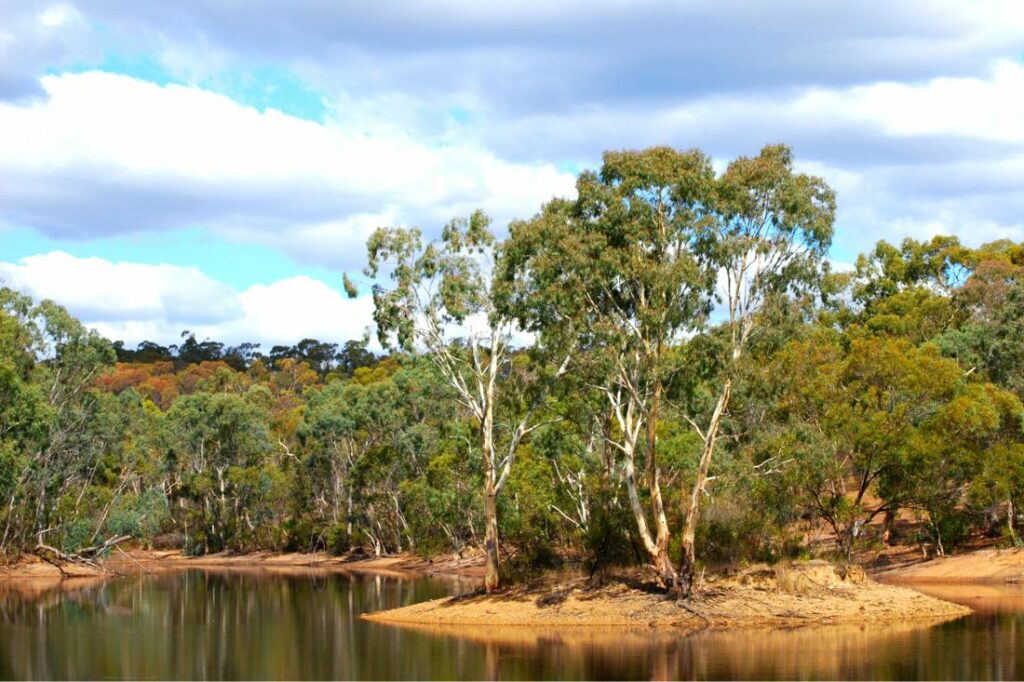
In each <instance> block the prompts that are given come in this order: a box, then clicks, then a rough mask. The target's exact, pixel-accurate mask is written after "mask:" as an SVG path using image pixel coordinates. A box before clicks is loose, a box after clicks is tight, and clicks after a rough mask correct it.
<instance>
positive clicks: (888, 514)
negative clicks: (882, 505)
mask: <svg viewBox="0 0 1024 682" xmlns="http://www.w3.org/2000/svg"><path fill="white" fill-rule="evenodd" d="M895 520H896V514H894V513H893V510H892V509H886V510H885V517H884V518H883V519H882V544H883V545H884V546H886V547H889V546H890V544H891V543H892V525H893V522H894V521H895Z"/></svg>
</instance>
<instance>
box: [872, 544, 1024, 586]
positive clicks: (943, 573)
mask: <svg viewBox="0 0 1024 682" xmlns="http://www.w3.org/2000/svg"><path fill="white" fill-rule="evenodd" d="M872 574H873V575H874V576H876V577H877V578H878V579H879V580H882V581H884V582H887V583H1024V549H1018V548H1010V549H996V548H987V549H976V550H972V551H969V552H964V553H962V554H953V555H950V556H943V557H935V558H931V559H928V560H916V561H905V562H896V563H895V564H894V565H892V566H879V567H877V568H874V569H873V570H872Z"/></svg>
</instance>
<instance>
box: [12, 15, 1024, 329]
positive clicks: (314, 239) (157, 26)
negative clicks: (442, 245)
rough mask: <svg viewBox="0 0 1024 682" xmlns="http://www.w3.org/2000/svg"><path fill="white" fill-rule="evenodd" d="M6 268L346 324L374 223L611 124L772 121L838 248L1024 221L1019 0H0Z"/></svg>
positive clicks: (419, 221)
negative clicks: (811, 182)
mask: <svg viewBox="0 0 1024 682" xmlns="http://www.w3.org/2000/svg"><path fill="white" fill-rule="evenodd" d="M0 16H2V17H3V20H2V21H0V280H3V283H4V284H5V285H6V286H11V287H14V288H16V289H19V290H21V291H24V292H25V293H29V294H31V295H33V296H35V297H38V298H52V299H54V300H56V301H57V302H59V303H61V304H63V305H65V306H67V307H68V309H69V310H70V311H71V312H72V313H73V314H75V315H76V316H78V317H79V319H81V320H82V321H83V322H85V323H86V324H88V325H89V326H91V327H93V328H95V329H97V330H98V331H100V332H101V333H103V334H104V335H105V336H107V337H108V338H111V339H120V340H123V341H125V342H126V344H127V345H129V346H133V345H134V344H137V343H138V342H139V341H142V340H153V341H157V342H160V343H164V344H168V343H173V342H175V341H177V340H178V338H179V335H180V333H181V331H182V330H185V329H188V330H191V331H192V332H194V333H195V334H196V336H197V337H199V338H210V339H214V340H218V341H223V342H227V343H240V342H243V341H251V342H258V343H262V344H263V345H264V346H265V347H266V348H269V347H270V346H271V345H273V344H278V343H284V344H293V343H295V342H297V341H298V340H300V339H302V338H305V337H313V338H318V339H321V340H325V341H333V342H339V343H340V342H344V341H346V340H348V339H353V338H360V337H361V336H363V334H364V332H365V330H366V329H367V327H368V326H369V325H371V324H372V319H371V315H372V309H373V305H372V302H371V301H370V299H369V296H368V294H369V291H368V286H367V285H368V282H367V281H366V279H365V278H363V277H359V276H357V277H356V278H355V279H356V280H357V282H358V283H360V284H361V285H362V291H363V294H362V295H361V296H359V297H358V298H356V299H353V300H349V299H347V298H346V297H345V295H344V293H343V288H342V273H343V272H349V273H350V274H353V275H355V274H357V273H358V272H359V271H360V270H361V269H362V267H363V265H364V259H365V241H366V238H367V237H368V236H369V234H370V233H371V232H372V231H373V229H375V228H376V227H378V226H384V225H391V226H417V227H420V228H421V229H422V230H423V231H424V232H425V233H426V234H427V235H428V236H430V235H437V234H439V232H440V229H441V227H442V226H443V225H444V223H445V222H447V221H448V220H450V219H451V218H453V217H455V216H463V215H468V214H469V213H470V212H471V211H472V210H473V209H475V208H482V209H483V210H485V211H486V212H487V213H488V214H489V215H491V216H492V218H493V219H494V221H495V225H496V226H497V227H498V229H499V230H501V229H503V227H504V226H505V225H507V223H508V221H510V220H512V219H514V218H528V217H530V216H531V215H533V214H534V213H536V212H537V210H538V209H539V208H540V206H541V204H543V203H544V202H545V201H547V200H548V199H550V198H552V197H553V196H572V194H573V193H574V189H573V188H574V182H575V176H576V174H577V173H578V172H579V171H580V170H582V169H586V168H597V167H598V166H599V164H600V159H601V153H602V151H604V150H607V149H639V148H643V147H647V146H651V145H660V144H667V145H671V146H674V147H677V148H684V149H688V148H692V147H698V148H700V149H703V150H704V151H705V152H707V153H708V154H710V155H711V156H712V157H713V159H714V160H715V163H716V166H717V167H719V168H724V165H725V164H726V163H727V162H728V161H729V160H730V159H733V158H735V157H737V156H741V155H754V154H756V153H757V152H758V151H759V150H760V148H761V147H762V146H763V145H765V144H768V143H775V142H784V143H786V144H789V145H790V146H791V147H792V148H793V153H794V157H795V159H796V162H797V167H798V170H801V171H803V172H809V173H814V174H816V175H820V176H822V177H823V178H825V179H826V181H827V182H828V183H829V184H830V185H831V186H832V187H833V188H834V189H835V190H836V192H837V194H838V204H839V210H838V215H837V222H836V237H835V240H834V244H833V247H832V253H831V256H832V258H833V259H834V260H835V261H836V262H837V263H840V264H842V263H850V262H852V261H853V260H854V259H855V258H856V255H857V254H858V253H860V252H863V251H866V250H868V249H870V248H871V247H872V246H873V244H874V243H875V242H876V241H877V240H879V239H886V240H888V241H890V242H897V241H899V240H901V239H903V238H905V237H913V238H916V239H924V238H928V237H930V236H932V235H935V234H952V235H956V236H958V237H960V238H961V239H962V240H963V241H964V242H966V243H967V244H970V245H978V244H981V243H983V242H987V241H992V240H995V239H1003V238H1009V239H1014V240H1018V241H1019V240H1024V2H1021V1H1020V0H958V1H952V0H928V1H924V0H904V1H903V2H899V3H893V2H891V1H890V0H861V1H860V2H856V3H835V2H820V0H774V1H773V2H760V1H752V0H675V1H674V2H663V1H660V0H614V1H610V2H604V1H602V0H586V1H585V2H584V1H583V0H564V1H562V2H549V1H546V2H538V1H536V0H521V1H519V2H507V1H502V2H491V1H489V0H448V1H445V2H433V3H427V2H417V1H412V0H395V1H394V2H381V3H372V4H371V3H356V2H336V1H329V0H295V1H293V2H287V3H283V2H272V1H270V0H263V1H254V2H245V3H242V2H229V1H228V0H175V2H170V3H157V2H139V3H127V4H126V3H123V2H113V1H110V0H80V1H78V2H56V3H48V2H46V1H45V0H44V1H43V2H39V1H38V0H36V1H33V2H22V1H19V0H0Z"/></svg>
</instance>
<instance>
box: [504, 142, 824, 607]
mask: <svg viewBox="0 0 1024 682" xmlns="http://www.w3.org/2000/svg"><path fill="white" fill-rule="evenodd" d="M577 194H578V198H577V199H576V200H575V201H566V200H555V201H552V202H550V203H549V204H547V205H546V206H545V207H544V209H543V210H542V211H541V213H540V214H539V215H538V216H536V217H535V218H534V219H532V220H530V221H527V222H524V223H518V224H515V225H513V227H512V230H511V238H510V244H511V246H510V247H509V249H508V251H509V254H510V258H509V260H508V270H507V272H506V273H505V279H506V280H507V281H509V282H522V284H520V285H518V287H517V289H518V290H519V291H520V292H521V293H520V294H519V296H518V297H517V298H515V300H514V307H515V309H516V310H517V311H518V312H517V314H518V315H519V316H520V319H521V322H522V324H524V326H526V327H527V328H529V329H530V330H532V331H535V332H537V333H539V334H541V335H542V336H546V335H555V336H559V337H566V336H573V335H579V336H581V337H583V339H584V341H583V342H582V344H581V345H582V346H583V347H584V348H586V349H588V351H591V357H593V358H596V359H597V362H596V363H595V365H597V366H603V367H604V370H603V371H601V370H599V371H597V372H596V374H595V377H594V378H593V379H591V381H592V383H593V385H595V386H596V387H597V389H598V390H599V391H600V392H601V393H603V394H604V395H605V396H606V398H607V403H608V406H609V409H610V412H611V415H612V416H613V418H614V420H615V424H616V427H617V429H616V430H615V431H614V432H613V435H611V439H612V440H611V442H612V443H613V444H614V446H615V447H616V448H617V449H618V450H619V452H620V454H621V456H622V463H623V477H624V480H625V482H626V486H627V491H628V494H629V500H630V506H631V508H632V510H633V515H634V519H635V521H636V524H637V530H638V533H639V536H640V539H641V541H642V543H643V546H644V549H645V550H646V552H647V554H648V556H649V558H650V560H651V562H652V565H653V567H654V570H655V571H656V573H657V574H658V576H659V577H660V578H661V580H662V582H663V583H664V584H665V585H666V586H671V587H673V589H675V590H676V591H677V592H678V593H679V594H680V595H681V596H687V595H689V593H690V586H691V584H692V579H693V568H694V562H695V552H694V543H695V532H696V524H697V520H698V514H699V508H700V500H701V496H702V495H703V493H704V486H705V484H706V481H707V478H708V472H709V468H710V465H711V458H712V454H713V452H714V449H715V443H716V440H717V438H718V431H719V428H720V426H721V422H722V419H723V418H724V417H725V414H726V410H727V408H728V404H729V397H730V392H731V386H732V377H731V372H732V367H733V366H734V365H735V363H736V362H737V361H738V360H739V358H740V356H741V355H742V352H743V349H744V348H745V346H746V345H747V344H748V342H749V340H750V338H751V336H752V334H753V333H754V332H755V330H756V329H757V320H758V315H759V313H760V311H761V310H762V309H763V307H764V305H765V304H766V302H767V301H770V300H772V299H773V298H774V297H779V296H785V295H789V294H792V293H795V292H797V291H799V290H800V289H802V288H806V287H809V286H813V284H814V282H815V280H816V278H817V277H818V276H819V274H820V272H821V261H822V259H823V256H824V253H825V251H826V249H827V248H828V244H829V243H830V239H831V234H832V220H833V214H834V209H835V205H834V204H835V200H834V195H833V193H832V191H831V190H830V189H829V188H828V187H827V185H825V183H824V182H823V181H822V180H820V179H818V178H813V177H809V176H806V175H801V174H796V173H794V172H793V170H792V159H791V155H790V152H789V150H788V149H787V148H786V147H783V146H781V145H776V146H769V147H765V148H764V149H763V150H762V152H761V154H760V155H759V156H758V157H755V158H752V159H749V158H740V159H737V160H736V161H734V162H732V163H731V164H730V165H729V167H728V169H727V170H726V172H725V173H724V175H722V176H721V177H720V178H716V177H715V175H714V172H713V170H712V168H711V162H710V160H709V159H708V158H707V157H706V156H705V155H704V154H703V153H701V152H699V151H689V152H678V151H675V150H672V149H669V148H665V147H659V148H653V149H649V150H646V151H643V152H618V153H606V154H605V156H604V165H603V166H602V169H601V172H600V174H595V173H590V172H586V173H583V174H581V175H580V178H579V180H578V182H577ZM719 278H721V280H722V281H723V282H724V286H722V287H721V289H722V291H721V297H722V299H723V300H724V303H725V304H726V312H727V319H726V322H725V330H726V331H725V335H726V338H727V339H728V341H727V344H726V346H727V348H726V362H725V366H724V367H725V368H724V369H723V372H722V379H721V381H722V383H721V387H720V391H719V392H718V397H717V400H716V401H715V404H714V409H713V411H712V413H711V415H710V416H708V417H707V423H706V425H705V427H704V428H701V427H700V426H699V425H698V421H697V418H695V416H693V415H690V416H686V415H684V417H685V419H686V420H687V421H688V422H689V423H690V424H691V425H692V426H693V428H694V429H695V430H696V432H697V433H698V434H699V436H700V438H701V441H702V442H703V445H702V447H701V449H700V456H699V461H698V463H697V466H696V473H695V478H694V480H693V482H692V487H691V488H690V490H689V491H684V494H685V493H686V492H688V495H687V497H688V504H687V505H686V507H685V508H684V513H685V519H684V524H683V530H682V538H681V541H682V550H683V557H682V562H681V564H680V568H679V570H678V571H677V570H676V569H675V568H674V567H673V566H672V564H671V562H670V560H669V557H668V546H669V535H670V532H669V527H668V519H667V515H666V513H665V506H664V503H663V495H662V491H661V486H660V482H659V481H660V468H659V463H658V453H657V440H658V438H657V428H658V420H659V416H660V414H661V410H662V398H663V394H664V390H665V385H666V382H668V381H670V380H675V379H677V378H678V377H679V374H680V371H681V368H679V367H676V366H672V365H671V364H670V363H669V362H668V356H669V349H670V348H672V347H673V346H678V345H680V344H681V343H682V342H683V340H684V339H685V338H687V337H689V336H692V335H693V334H695V333H697V332H699V331H701V330H702V329H703V328H704V326H705V323H706V321H707V319H708V313H709V312H710V311H711V309H712V303H713V299H714V292H715V288H716V281H717V280H718V279H719ZM645 426H646V429H645ZM641 435H645V442H644V443H643V446H644V454H645V455H646V460H647V463H646V464H647V465H646V478H647V487H648V493H649V497H650V505H651V512H652V515H653V518H654V532H653V533H652V532H651V530H650V527H649V525H648V522H647V515H646V512H645V510H644V509H643V508H642V504H641V500H640V495H639V490H638V488H639V486H638V482H637V478H636V465H635V462H636V459H637V457H638V454H639V449H640V448H639V447H638V446H640V445H641V442H640V438H641Z"/></svg>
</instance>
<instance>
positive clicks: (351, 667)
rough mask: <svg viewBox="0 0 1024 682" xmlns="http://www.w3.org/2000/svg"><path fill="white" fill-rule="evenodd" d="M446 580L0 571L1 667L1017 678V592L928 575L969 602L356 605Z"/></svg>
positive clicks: (93, 671)
mask: <svg viewBox="0 0 1024 682" xmlns="http://www.w3.org/2000/svg"><path fill="white" fill-rule="evenodd" d="M474 586H475V583H473V582H470V581H466V580H460V579H454V578H440V577H429V578H419V577H417V578H408V577H400V576H386V575H373V574H365V573H362V574H361V573H326V572H317V571H312V570H309V571H305V570H290V571H287V572H268V571H266V570H258V571H257V570H253V571H246V570H228V571H222V570H187V571H177V572H171V573H162V574H156V575H143V576H130V577H124V578H117V579H114V580H108V581H103V582H96V583H79V584H77V586H75V584H74V583H72V588H71V589H61V590H56V589H50V590H41V589H40V590H35V589H32V586H30V585H29V584H21V585H18V584H17V583H16V581H7V582H6V583H0V677H2V678H6V679H42V678H47V679H82V678H88V679H118V678H132V679H166V678H176V679H210V678H212V679H332V678H333V679H496V678H497V679H505V680H517V679H672V678H683V679H691V678H696V679H736V678H742V679H773V678H776V679H777V678H783V679H794V678H796V679H816V678H827V679H833V678H842V679H957V678H969V679H1019V678H1021V677H1024V640H1022V636H1024V590H1021V589H1019V588H1016V587H1003V586H966V587H956V588H951V587H941V586H931V587H928V588H926V589H927V590H928V591H931V592H932V593H933V594H935V595H936V596H945V597H947V598H953V599H954V600H957V601H961V602H963V603H967V604H969V605H970V606H973V607H975V608H977V609H979V611H978V613H976V614H975V615H972V616H969V617H966V618H963V619H960V620H957V621H954V622H947V623H943V624H940V625H935V626H931V627H929V626H924V625H920V624H912V623H900V624H896V625H890V626H878V627H860V626H842V627H840V626H834V627H833V626H830V627H814V628H798V629H790V630H759V631H728V632H700V633H693V634H689V635H687V634H685V633H676V632H666V631H655V630H650V629H646V630H621V629H608V628H579V629H570V630H557V631H556V630H550V631H538V630H529V629H523V628H486V629H475V630H470V631H460V632H459V633H458V635H456V634H454V633H453V632H451V631H445V630H437V629H422V630H408V629H402V628H398V627H394V626H388V625H382V624H376V623H368V622H365V621H362V620H360V619H359V614H361V613H364V612H367V611H375V610H379V609H383V608H391V607H394V606H399V605H404V604H409V603H413V602H416V601H420V600H424V599H431V598H435V597H440V596H444V595H449V594H457V593H459V592H465V591H468V590H471V589H473V587H474Z"/></svg>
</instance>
